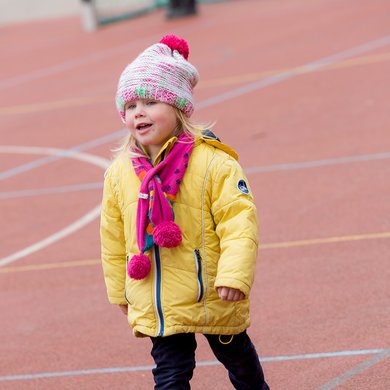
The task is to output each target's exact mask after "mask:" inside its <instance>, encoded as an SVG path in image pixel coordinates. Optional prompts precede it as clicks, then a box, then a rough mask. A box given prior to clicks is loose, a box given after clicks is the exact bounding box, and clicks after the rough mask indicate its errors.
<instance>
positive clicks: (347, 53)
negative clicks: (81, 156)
mask: <svg viewBox="0 0 390 390" xmlns="http://www.w3.org/2000/svg"><path fill="white" fill-rule="evenodd" d="M388 44H390V35H387V36H384V37H382V38H379V39H376V40H373V41H370V42H367V43H365V44H363V45H359V46H357V47H354V48H351V49H347V50H344V51H342V52H339V53H336V54H333V55H330V56H328V57H324V58H321V59H319V60H317V61H313V62H311V63H308V64H305V65H303V66H300V67H298V68H295V69H293V70H290V71H286V72H282V73H280V74H277V75H273V76H270V77H267V78H265V79H262V80H260V81H256V82H253V83H250V84H247V85H244V86H242V87H239V88H235V89H233V90H231V91H229V92H227V93H224V94H221V95H218V96H215V97H212V98H210V99H206V100H203V101H201V102H200V103H199V104H198V105H197V107H196V108H197V110H200V109H202V108H209V107H212V106H214V105H216V104H219V103H222V102H224V101H226V100H230V99H233V98H236V97H239V96H241V95H244V94H247V93H250V92H253V91H256V90H260V89H263V88H265V87H267V86H270V85H274V84H276V83H279V82H281V81H284V80H287V79H290V78H292V77H295V76H297V75H300V74H303V73H308V72H313V71H314V70H317V69H321V68H324V67H325V66H328V65H331V64H333V63H335V62H337V61H340V60H344V59H347V58H350V57H353V56H355V55H358V54H362V53H365V52H367V51H370V50H374V49H377V48H380V47H383V46H386V45H388ZM116 50H118V48H114V49H113V51H116ZM106 54H107V53H104V54H99V53H96V54H95V55H91V59H93V60H95V59H97V58H101V57H102V56H103V57H104V56H106ZM75 64H76V65H78V60H75ZM69 66H71V67H73V66H74V64H69ZM64 68H67V65H66V66H64ZM62 70H63V69H62V67H61V66H60V67H59V68H54V69H53V71H54V72H58V71H62ZM51 72H52V70H48V71H47V73H45V71H44V72H43V75H47V74H50V73H51ZM36 77H38V78H39V77H42V73H40V72H39V71H38V72H37V74H34V75H33V77H32V79H34V78H36ZM23 81H27V79H18V80H6V81H5V82H2V83H0V87H7V86H10V85H14V83H19V82H23ZM116 133H117V134H116ZM116 133H114V134H116V137H117V138H119V137H120V135H119V134H123V130H121V131H118V132H116ZM109 137H113V134H110V135H108V136H107V137H100V138H98V139H96V140H92V141H89V142H87V143H84V144H81V145H79V146H76V147H73V148H71V149H69V150H63V151H61V152H60V153H57V154H55V155H50V156H49V157H46V158H44V159H41V160H36V161H35V162H34V161H32V162H31V163H28V164H25V165H22V166H21V167H16V168H14V169H12V170H9V171H6V172H2V173H0V179H5V178H8V177H10V176H14V175H16V174H18V173H21V172H26V171H27V170H29V169H32V168H34V167H36V166H42V165H44V164H47V163H49V162H51V161H54V160H57V159H60V158H63V157H73V155H77V154H78V152H79V151H80V149H83V150H87V149H88V148H91V147H93V146H95V145H97V144H103V143H105V142H108V141H107V140H108V139H109ZM97 210H98V208H95V209H93V210H92V211H91V212H90V213H92V215H95V218H96V217H97V216H98V215H99V213H97ZM93 212H94V213H95V214H93ZM88 215H89V213H88ZM89 218H91V216H90V215H89ZM89 218H87V220H89ZM90 221H91V220H89V222H90ZM89 222H85V223H84V225H85V224H86V223H89ZM72 225H74V227H75V230H71V231H69V232H68V233H67V234H66V235H68V234H70V233H71V232H73V231H76V230H77V228H76V226H78V225H77V224H76V223H75V224H72ZM84 225H82V226H84ZM80 228H81V226H80V227H78V229H80ZM65 231H67V228H65V229H64V232H65ZM58 233H60V232H58ZM53 236H56V234H55V235H53ZM58 237H59V238H57V239H56V241H57V240H58V239H60V238H63V237H65V236H61V235H59V236H58ZM43 241H44V242H46V244H45V246H47V245H50V243H52V242H51V241H50V240H49V237H48V238H47V239H45V240H43ZM53 242H54V241H53ZM38 244H39V243H37V244H34V245H32V246H30V247H29V248H30V250H31V251H33V252H35V251H37V250H39V249H41V248H43V247H41V246H39V245H38ZM27 249H28V248H25V249H24V250H22V251H19V252H17V253H18V255H17V256H16V254H14V255H10V256H7V257H6V258H3V259H0V266H1V265H4V264H9V263H10V262H12V261H15V260H17V259H19V258H21V257H24V256H26V255H27V253H32V252H28V250H27ZM15 256H16V257H15ZM7 259H8V260H7ZM11 259H12V260H11Z"/></svg>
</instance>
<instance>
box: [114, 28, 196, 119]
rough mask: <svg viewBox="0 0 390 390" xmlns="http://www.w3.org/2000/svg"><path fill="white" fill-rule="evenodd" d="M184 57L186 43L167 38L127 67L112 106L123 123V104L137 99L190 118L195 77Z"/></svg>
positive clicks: (174, 38) (194, 72)
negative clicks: (169, 106) (161, 105)
mask: <svg viewBox="0 0 390 390" xmlns="http://www.w3.org/2000/svg"><path fill="white" fill-rule="evenodd" d="M162 42H164V43H162ZM183 47H184V49H183ZM187 57H188V45H187V42H186V41H185V40H184V39H180V38H177V37H176V36H172V35H171V36H166V37H164V38H163V39H162V40H161V41H160V43H157V44H154V45H152V46H150V47H149V48H147V49H146V50H145V51H143V52H142V53H141V54H140V55H139V56H138V57H137V58H136V59H135V60H134V61H133V62H132V63H130V64H129V65H127V67H126V68H125V70H124V71H123V72H122V74H121V76H120V79H119V83H118V89H117V93H116V107H117V110H118V112H119V114H120V116H121V118H122V120H123V122H125V105H126V104H127V103H128V102H131V101H135V100H138V99H154V100H157V101H160V102H163V103H167V104H170V105H171V106H174V107H177V108H178V109H179V110H181V111H182V112H183V113H184V114H186V115H187V116H188V117H189V116H191V114H192V113H193V111H194V103H193V96H192V91H193V88H194V87H195V85H196V84H197V82H198V80H199V74H198V71H197V70H196V68H195V67H194V66H193V65H192V64H190V63H189V62H188V61H187V59H186V58H187Z"/></svg>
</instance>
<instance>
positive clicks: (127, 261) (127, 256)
mask: <svg viewBox="0 0 390 390" xmlns="http://www.w3.org/2000/svg"><path fill="white" fill-rule="evenodd" d="M128 264H129V255H126V274H127V266H128ZM126 279H127V276H126V278H125V299H126V302H127V303H128V304H129V305H130V302H129V300H128V299H127V294H126Z"/></svg>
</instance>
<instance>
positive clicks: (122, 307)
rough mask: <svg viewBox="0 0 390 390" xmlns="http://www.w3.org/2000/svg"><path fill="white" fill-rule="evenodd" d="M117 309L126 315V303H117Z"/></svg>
mask: <svg viewBox="0 0 390 390" xmlns="http://www.w3.org/2000/svg"><path fill="white" fill-rule="evenodd" d="M118 306H119V309H121V310H122V313H123V314H125V315H127V305H118Z"/></svg>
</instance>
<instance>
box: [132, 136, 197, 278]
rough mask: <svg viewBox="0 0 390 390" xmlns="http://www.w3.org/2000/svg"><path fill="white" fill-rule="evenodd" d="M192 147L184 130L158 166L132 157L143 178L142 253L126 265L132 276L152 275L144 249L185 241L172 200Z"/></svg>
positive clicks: (140, 201) (139, 214) (139, 217)
mask: <svg viewBox="0 0 390 390" xmlns="http://www.w3.org/2000/svg"><path fill="white" fill-rule="evenodd" d="M193 147H194V139H193V138H192V137H189V136H187V135H186V134H184V133H182V134H180V135H179V137H178V139H177V140H176V142H175V144H174V145H173V147H172V149H171V151H170V152H169V153H168V154H167V156H166V158H165V159H164V160H162V161H161V162H160V163H159V164H158V165H156V166H155V167H153V165H152V164H151V162H150V161H149V160H148V159H146V158H144V157H137V158H133V159H132V163H133V167H134V169H135V172H136V174H137V176H138V177H139V178H140V180H141V187H140V191H139V198H138V207H137V225H136V234H137V244H138V248H139V250H140V254H138V255H134V256H133V257H132V258H131V259H130V261H129V263H128V266H127V273H128V275H129V276H130V277H131V278H133V279H137V280H140V279H143V278H145V277H146V276H147V275H148V274H149V272H150V268H151V264H150V259H149V258H148V257H147V256H146V255H145V254H144V252H145V251H147V250H148V249H150V248H152V246H153V245H154V244H156V245H158V246H160V247H163V248H174V247H176V246H178V245H180V243H181V241H182V233H181V229H180V227H179V226H178V225H177V224H176V223H175V222H174V213H173V202H174V200H175V196H176V194H177V192H178V191H179V187H180V184H181V182H182V179H183V176H184V174H185V172H186V169H187V166H188V160H189V158H190V155H191V152H192V149H193Z"/></svg>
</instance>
